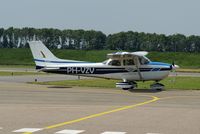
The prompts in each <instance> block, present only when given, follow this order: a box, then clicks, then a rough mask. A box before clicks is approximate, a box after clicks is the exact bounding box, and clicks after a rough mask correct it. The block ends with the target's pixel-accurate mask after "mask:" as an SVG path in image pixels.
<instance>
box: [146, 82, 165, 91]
mask: <svg viewBox="0 0 200 134" xmlns="http://www.w3.org/2000/svg"><path fill="white" fill-rule="evenodd" d="M150 88H151V89H153V90H158V91H162V90H164V89H165V85H163V84H161V83H158V82H156V83H154V84H151V85H150Z"/></svg>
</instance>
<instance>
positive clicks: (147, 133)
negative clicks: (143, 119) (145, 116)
mask: <svg viewBox="0 0 200 134" xmlns="http://www.w3.org/2000/svg"><path fill="white" fill-rule="evenodd" d="M147 134H161V133H147Z"/></svg>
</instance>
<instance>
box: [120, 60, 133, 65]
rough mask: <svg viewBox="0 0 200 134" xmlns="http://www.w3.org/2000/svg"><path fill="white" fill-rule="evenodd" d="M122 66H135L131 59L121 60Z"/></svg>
mask: <svg viewBox="0 0 200 134" xmlns="http://www.w3.org/2000/svg"><path fill="white" fill-rule="evenodd" d="M123 63H124V66H131V65H135V63H134V60H133V59H126V60H123Z"/></svg>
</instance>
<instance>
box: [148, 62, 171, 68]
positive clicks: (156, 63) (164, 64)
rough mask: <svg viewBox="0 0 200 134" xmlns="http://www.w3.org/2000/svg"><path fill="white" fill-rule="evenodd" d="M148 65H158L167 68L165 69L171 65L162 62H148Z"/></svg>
mask: <svg viewBox="0 0 200 134" xmlns="http://www.w3.org/2000/svg"><path fill="white" fill-rule="evenodd" d="M148 65H160V66H167V67H170V66H171V64H168V63H163V62H149V64H148Z"/></svg>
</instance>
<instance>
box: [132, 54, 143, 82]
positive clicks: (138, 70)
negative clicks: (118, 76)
mask: <svg viewBox="0 0 200 134" xmlns="http://www.w3.org/2000/svg"><path fill="white" fill-rule="evenodd" d="M134 61H135V65H136V68H137V72H138V75H139V77H140V80H143V77H142V74H141V72H140V62H139V58H138V57H135V58H134Z"/></svg>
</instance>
